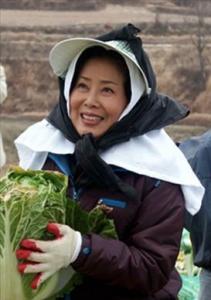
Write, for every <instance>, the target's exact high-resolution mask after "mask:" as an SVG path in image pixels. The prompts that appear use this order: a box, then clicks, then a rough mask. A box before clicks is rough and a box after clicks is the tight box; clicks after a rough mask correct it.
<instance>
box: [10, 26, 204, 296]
mask: <svg viewBox="0 0 211 300" xmlns="http://www.w3.org/2000/svg"><path fill="white" fill-rule="evenodd" d="M137 33H138V29H137V28H136V27H134V26H133V25H131V24H129V25H127V26H125V27H123V28H122V29H120V30H119V31H113V32H110V33H108V34H106V35H103V36H101V37H99V38H97V39H89V38H78V39H77V38H75V39H68V40H65V41H62V42H60V43H58V44H57V45H55V47H54V48H53V49H52V51H51V53H50V64H51V66H52V68H53V70H54V72H55V73H56V74H57V76H59V82H60V100H59V104H58V105H57V106H56V107H55V108H54V110H53V111H52V112H51V113H50V115H49V116H48V118H47V119H46V120H43V121H41V122H39V123H37V124H35V125H33V126H32V127H30V128H29V129H28V130H26V132H24V133H23V134H22V135H21V136H20V137H19V138H18V139H17V140H16V146H17V149H18V153H19V157H20V165H21V166H22V167H24V168H33V169H41V168H44V169H48V170H59V171H62V172H64V173H65V174H67V175H68V176H69V190H70V191H69V192H70V196H71V197H72V198H73V199H75V200H77V201H78V202H79V204H80V205H81V207H82V208H83V209H84V210H87V211H89V210H91V209H92V208H94V207H95V206H97V205H101V207H102V209H103V210H104V211H105V213H106V214H107V215H108V218H111V219H113V220H114V223H115V226H116V230H117V233H118V237H119V240H113V239H105V238H102V237H101V236H99V235H95V234H92V233H90V234H89V235H86V236H85V235H81V233H80V232H76V231H74V230H73V229H72V228H70V227H68V226H65V225H61V224H51V225H50V228H49V230H50V231H51V232H54V233H55V234H56V236H57V237H60V238H59V239H57V240H56V241H50V242H49V241H48V242H46V241H34V240H26V241H24V242H23V244H22V246H23V247H24V248H26V249H28V250H29V251H28V250H26V256H25V258H27V259H29V260H31V261H35V262H36V264H34V265H29V264H20V265H19V269H20V270H21V271H22V272H24V273H35V274H36V273H38V276H36V277H35V280H34V282H33V285H34V287H37V286H39V284H41V283H42V282H43V281H44V280H46V279H47V278H48V277H49V276H51V275H52V274H53V273H54V272H56V271H57V270H59V269H60V268H63V267H66V266H68V265H69V264H72V266H73V268H74V269H75V270H76V271H78V272H81V273H82V274H83V275H84V278H85V279H84V282H83V284H82V285H81V286H80V287H78V288H76V289H75V290H74V291H73V292H72V293H71V299H73V300H74V299H85V297H89V298H90V299H115V300H117V299H125V300H126V299H134V300H135V299H139V300H140V299H145V300H149V299H160V300H161V299H177V294H178V291H179V289H180V287H181V282H180V278H179V276H178V274H177V272H176V271H175V270H174V264H175V260H176V258H177V254H178V250H179V245H180V238H181V232H182V228H183V221H184V205H185V206H186V208H187V209H188V211H189V212H190V213H192V214H194V213H196V211H198V209H199V207H200V201H201V198H202V195H203V188H202V187H201V185H200V183H199V181H198V180H197V178H196V177H195V175H194V174H193V172H192V171H191V168H190V167H189V165H188V163H187V161H186V160H185V158H184V156H183V155H182V153H181V152H180V150H178V148H177V147H176V146H175V144H174V143H173V141H172V140H171V139H170V138H169V137H168V135H167V134H166V133H165V131H164V130H163V129H162V128H163V127H164V126H166V125H169V124H171V123H172V122H175V121H177V120H179V119H181V118H183V117H185V116H186V115H187V110H186V109H185V108H184V107H183V106H182V105H180V104H178V103H176V102H175V101H173V100H171V99H169V98H168V97H166V96H162V95H159V94H157V92H156V81H155V77H154V73H153V70H152V68H151V65H150V62H149V59H148V57H147V55H146V53H145V52H144V50H143V48H142V44H141V40H140V39H139V38H138V37H136V34H137ZM184 200H185V201H184ZM36 250H42V252H43V253H40V252H37V251H36Z"/></svg>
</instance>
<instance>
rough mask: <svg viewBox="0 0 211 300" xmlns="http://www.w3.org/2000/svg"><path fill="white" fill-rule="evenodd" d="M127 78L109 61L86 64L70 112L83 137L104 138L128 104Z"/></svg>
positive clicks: (95, 60) (98, 60)
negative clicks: (87, 134)
mask: <svg viewBox="0 0 211 300" xmlns="http://www.w3.org/2000/svg"><path fill="white" fill-rule="evenodd" d="M124 80H125V79H124V77H123V74H122V73H121V72H120V70H119V69H118V67H117V66H116V65H115V64H114V63H112V61H111V60H109V59H106V58H104V59H102V58H92V59H90V60H88V61H87V62H86V64H85V65H84V67H83V68H82V70H81V72H80V73H79V77H78V79H77V81H76V84H75V87H74V88H73V90H72V92H71V94H70V99H69V100H70V101H69V105H70V107H69V109H70V110H69V111H70V118H71V120H72V123H73V125H74V127H75V128H76V130H77V131H78V133H79V134H80V135H83V134H86V133H92V134H93V136H95V137H100V136H101V135H103V134H104V133H105V132H106V131H107V130H108V129H109V128H110V127H111V126H112V125H113V124H114V123H115V122H116V121H117V120H118V119H119V116H120V115H121V113H122V111H123V110H124V108H125V107H126V105H127V103H128V99H127V98H126V95H125V89H124Z"/></svg>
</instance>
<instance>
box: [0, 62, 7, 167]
mask: <svg viewBox="0 0 211 300" xmlns="http://www.w3.org/2000/svg"><path fill="white" fill-rule="evenodd" d="M6 97H7V82H6V75H5V70H4V67H3V66H2V65H0V105H1V104H2V103H3V101H4V100H5V99H6ZM0 124H1V119H0ZM0 129H1V127H0ZM5 162H6V154H5V152H4V148H3V140H2V135H1V131H0V168H2V167H3V165H4V164H5Z"/></svg>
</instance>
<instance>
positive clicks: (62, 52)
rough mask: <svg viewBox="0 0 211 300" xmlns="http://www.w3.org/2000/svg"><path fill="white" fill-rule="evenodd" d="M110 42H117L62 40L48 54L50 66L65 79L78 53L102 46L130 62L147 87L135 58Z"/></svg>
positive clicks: (78, 39) (89, 39) (88, 39)
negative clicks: (137, 70)
mask: <svg viewBox="0 0 211 300" xmlns="http://www.w3.org/2000/svg"><path fill="white" fill-rule="evenodd" d="M112 42H118V41H108V42H103V41H100V40H96V39H91V38H71V39H66V40H63V41H61V42H59V43H57V44H56V45H55V46H54V47H53V48H52V50H51V51H50V54H49V62H50V65H51V67H52V69H53V71H54V73H55V74H56V75H57V76H59V77H65V74H66V72H67V70H68V67H69V65H70V63H71V61H72V60H73V59H74V57H75V56H76V55H77V54H78V53H80V52H81V51H83V50H85V49H86V48H89V47H92V46H102V47H104V48H107V49H109V48H110V49H111V50H115V51H117V52H118V53H119V54H120V55H122V56H123V57H124V56H125V57H127V58H128V59H129V60H131V61H132V62H133V63H134V64H135V65H136V67H137V68H138V69H139V70H140V72H141V73H142V76H143V78H144V81H145V84H146V87H148V83H147V79H146V76H145V74H144V72H143V70H142V69H141V68H140V66H139V64H138V62H137V60H136V58H135V56H134V58H133V57H132V55H130V54H129V53H128V51H125V49H121V48H119V47H117V46H116V44H115V45H113V44H112ZM119 42H120V41H119Z"/></svg>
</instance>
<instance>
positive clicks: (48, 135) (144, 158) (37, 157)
mask: <svg viewBox="0 0 211 300" xmlns="http://www.w3.org/2000/svg"><path fill="white" fill-rule="evenodd" d="M38 132H42V134H41V135H39V134H37V133H38ZM15 145H16V147H17V151H18V155H19V159H20V166H21V167H23V168H24V169H28V168H31V169H41V168H42V167H43V165H44V163H45V160H46V158H47V155H48V153H49V152H51V153H56V154H72V153H73V152H74V148H75V144H73V143H72V142H70V141H68V140H67V139H66V138H65V137H64V135H63V134H62V133H61V132H60V131H59V130H58V129H56V128H55V127H54V126H52V125H51V124H50V123H48V122H47V121H46V120H45V119H44V120H42V121H40V122H38V123H35V124H34V125H32V126H30V127H29V128H28V129H27V130H26V131H24V132H23V133H22V134H21V135H20V136H19V137H18V138H17V139H16V140H15ZM100 156H101V158H102V159H103V160H104V161H105V162H106V163H107V164H112V165H115V166H119V167H122V168H124V169H127V170H129V171H132V172H135V173H137V174H140V175H146V176H149V177H152V178H157V179H161V180H165V181H168V182H171V183H175V184H180V185H181V188H182V191H183V194H184V197H185V204H186V209H187V210H188V211H189V212H190V213H191V214H195V213H196V212H197V211H198V210H199V208H200V206H201V201H202V197H203V194H204V188H203V187H202V185H201V183H200V181H199V180H198V178H197V177H196V175H195V174H194V172H193V171H192V169H191V167H190V165H189V163H188V162H187V160H186V158H185V156H184V155H183V153H182V152H181V151H180V150H179V149H178V147H177V146H176V145H175V144H174V142H173V141H172V139H171V138H170V137H169V136H168V135H167V134H166V132H165V131H164V130H163V129H161V130H153V131H150V132H148V133H146V134H144V135H142V136H138V137H135V138H131V139H130V140H129V141H128V142H124V143H122V144H119V145H116V146H113V147H111V148H110V149H108V150H106V151H104V152H103V153H102V154H101V155H100Z"/></svg>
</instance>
